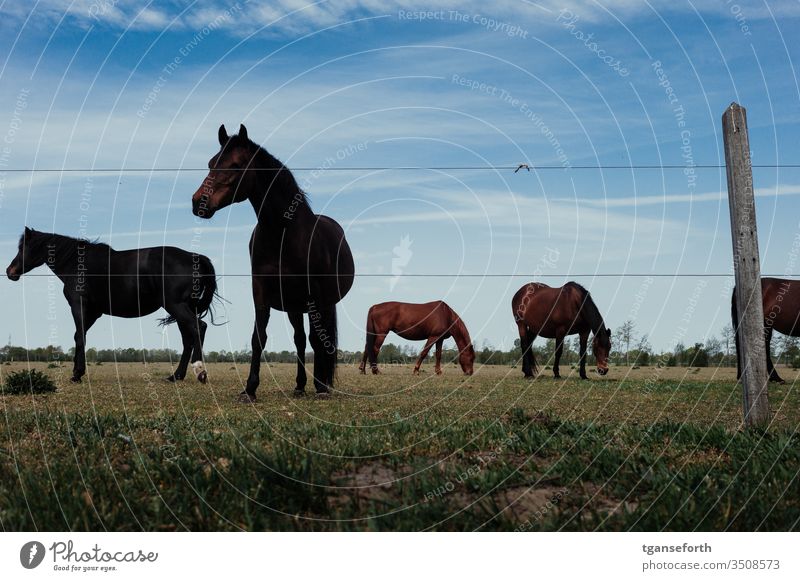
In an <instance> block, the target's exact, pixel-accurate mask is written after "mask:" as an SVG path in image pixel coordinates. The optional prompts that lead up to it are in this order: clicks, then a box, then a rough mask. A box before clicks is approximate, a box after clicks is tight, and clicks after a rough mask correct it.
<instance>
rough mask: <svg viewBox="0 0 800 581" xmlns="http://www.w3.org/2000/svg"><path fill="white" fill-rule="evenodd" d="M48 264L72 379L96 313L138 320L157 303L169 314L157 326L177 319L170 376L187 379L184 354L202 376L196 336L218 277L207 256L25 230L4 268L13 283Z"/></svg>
mask: <svg viewBox="0 0 800 581" xmlns="http://www.w3.org/2000/svg"><path fill="white" fill-rule="evenodd" d="M45 264H46V265H47V266H48V267H49V268H50V270H52V271H53V274H55V275H56V276H57V277H58V278H59V279H60V280H61V282H62V283H64V297H66V299H67V302H68V303H69V306H70V310H71V311H72V319H73V321H74V322H75V359H74V367H73V371H72V378H71V380H72V381H73V382H75V383H80V382H81V377H83V375H85V373H86V352H85V348H86V333H87V332H88V331H89V329H90V328H91V326H92V325H94V323H95V322H96V321H97V319H99V318H100V317H101V316H102V315H112V316H115V317H126V318H133V317H143V316H145V315H149V314H151V313H154V312H156V311H157V310H158V309H159V308H161V307H163V308H164V310H165V311H167V313H168V316H167V317H165V318H163V319H161V324H162V325H168V324H170V323H178V329H179V330H180V333H181V339H182V341H183V353H182V354H181V359H180V361H179V362H178V368H177V369H176V370H175V373H173V374H172V375H170V376H169V377H168V378H167V379H168V380H169V381H179V380H182V379H183V378H184V377H185V376H186V370H187V367H188V364H189V361H190V359H191V362H192V370H193V371H194V373H195V376H196V377H197V379H198V381H200V382H201V383H205V382H206V380H207V378H208V373H207V371H206V369H205V366H204V364H203V341H204V339H205V334H206V327H207V324H206V322H205V321H203V320H202V319H203V318H204V317H205V315H206V313H211V319H212V321H213V313H212V308H211V304H212V301H213V300H214V297H215V296H217V279H216V275H215V273H214V266H213V265H212V264H211V260H209V259H208V257H206V256H203V255H202V254H196V253H191V252H187V251H185V250H181V249H180V248H174V247H172V246H156V247H152V248H139V249H135V250H114V249H113V248H111V247H110V246H108V245H107V244H101V243H98V242H89V241H88V240H82V239H78V238H70V237H69V236H62V235H60V234H48V233H45V232H37V231H36V230H32V229H30V228H27V227H26V228H25V231H24V232H23V233H22V236H20V239H19V246H18V251H17V255H16V256H15V257H14V259H13V260H12V261H11V264H9V265H8V268H6V275H7V276H8V278H9V279H11V280H14V281H16V280H19V279H20V277H21V276H22V275H23V274H26V273H28V272H30V271H31V270H33V269H34V268H38V267H39V266H42V265H45Z"/></svg>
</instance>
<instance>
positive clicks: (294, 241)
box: [192, 125, 355, 402]
mask: <svg viewBox="0 0 800 581" xmlns="http://www.w3.org/2000/svg"><path fill="white" fill-rule="evenodd" d="M218 138H219V145H220V148H221V149H220V151H219V153H217V154H216V155H215V156H214V157H212V158H211V160H210V161H209V162H208V168H209V170H210V171H209V173H208V176H207V177H206V179H205V180H203V183H202V185H201V186H200V187H199V188H198V190H197V192H195V194H194V196H193V197H192V211H193V212H194V215H195V216H199V217H201V218H211V217H212V216H213V215H214V213H215V212H216V211H217V210H219V209H220V208H224V207H226V206H229V205H230V204H232V203H235V202H242V201H244V200H249V201H250V204H252V206H253V210H255V213H256V216H257V218H258V223H257V224H256V227H255V229H254V230H253V235H252V237H251V238H250V261H251V269H252V275H253V303H254V305H255V311H256V313H255V315H256V316H255V319H256V321H255V328H254V330H253V337H252V349H253V354H252V359H251V362H250V375H249V376H248V378H247V384H246V386H245V390H244V391H243V392H242V393H241V395H240V400H241V401H245V402H254V401H255V400H256V389H257V388H258V383H259V371H260V367H261V357H262V353H263V351H264V348H265V347H266V344H267V323H268V322H269V315H270V309H277V310H279V311H285V312H286V313H287V314H288V316H289V321H290V322H291V324H292V327H293V328H294V342H295V348H296V350H297V385H296V387H295V395H303V394H304V393H305V385H306V371H305V351H306V334H305V329H304V327H303V313H308V319H309V324H310V329H309V334H308V336H309V339H310V341H311V347H312V348H313V350H314V387H315V388H316V391H317V394H327V393H329V391H330V388H331V386H332V385H333V379H334V374H335V371H336V356H337V350H338V337H337V329H336V303H338V302H339V301H340V300H342V298H343V297H344V296H345V295H346V294H347V292H348V291H349V290H350V287H351V286H352V285H353V276H354V273H355V268H354V265H353V255H352V254H351V253H350V247H349V246H348V245H347V241H346V240H345V236H344V231H343V230H342V228H341V226H339V224H338V223H336V222H335V221H334V220H332V219H331V218H328V217H327V216H321V215H318V214H314V212H313V211H312V210H311V207H310V206H309V204H308V201H307V200H306V196H305V193H304V192H303V191H302V190H301V189H300V187H299V186H298V185H297V182H296V181H295V178H294V176H293V175H292V172H291V171H289V169H288V168H287V167H286V166H284V165H283V164H282V163H281V162H280V161H278V160H277V159H275V158H274V157H273V156H272V155H270V154H269V153H268V152H267V151H266V150H265V149H263V148H262V147H260V146H258V145H257V144H255V143H253V142H252V141H250V139H249V138H248V137H247V129H245V127H244V125H241V126H240V127H239V134H238V135H233V136H228V133H227V131H225V126H224V125H221V126H220V128H219V132H218Z"/></svg>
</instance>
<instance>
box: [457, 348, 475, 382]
mask: <svg viewBox="0 0 800 581" xmlns="http://www.w3.org/2000/svg"><path fill="white" fill-rule="evenodd" d="M458 362H459V363H460V364H461V370H462V371H463V372H464V375H472V372H473V367H474V365H475V346H474V345H473V344H472V343H470V344H469V345H468V346H467V347H466V348H465V349H464V350H463V351H461V353H459V354H458Z"/></svg>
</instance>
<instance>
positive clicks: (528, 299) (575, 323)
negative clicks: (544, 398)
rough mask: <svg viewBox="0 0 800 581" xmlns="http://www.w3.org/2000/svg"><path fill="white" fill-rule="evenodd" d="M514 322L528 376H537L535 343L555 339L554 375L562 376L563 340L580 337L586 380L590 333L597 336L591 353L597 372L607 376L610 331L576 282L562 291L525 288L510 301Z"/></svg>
mask: <svg viewBox="0 0 800 581" xmlns="http://www.w3.org/2000/svg"><path fill="white" fill-rule="evenodd" d="M511 308H512V310H513V311H514V320H515V321H516V323H517V328H518V329H519V342H520V348H521V349H522V372H523V373H524V374H525V377H531V378H532V377H533V375H534V373H536V359H535V358H534V356H533V342H534V340H535V339H536V337H547V338H548V339H555V340H556V357H555V363H554V364H553V375H554V376H555V378H556V379H558V378H559V377H561V375H560V374H559V371H558V364H559V361H560V360H561V353H562V352H563V350H564V338H565V337H566V336H567V335H575V334H577V335H578V336H579V338H580V358H581V359H580V376H581V379H587V377H586V345H587V343H588V341H589V333H594V340H593V341H592V351H593V353H594V357H595V360H596V364H597V373H599V374H600V375H605V374H606V373H608V354H609V352H610V351H611V330H610V329H608V328H607V327H606V324H605V322H603V317H602V316H601V315H600V311H599V310H598V309H597V305H595V304H594V301H593V300H592V297H591V295H590V294H589V291H587V290H586V289H585V288H583V287H582V286H581V285H579V284H578V283H575V282H568V283H567V284H565V285H564V286H562V287H560V288H552V287H549V286H547V285H546V284H542V283H538V282H531V283H528V284H526V285H525V286H523V287H522V288H521V289H519V290H518V291H517V294H515V295H514V298H513V299H512V300H511Z"/></svg>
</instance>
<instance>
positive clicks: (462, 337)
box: [359, 301, 475, 375]
mask: <svg viewBox="0 0 800 581" xmlns="http://www.w3.org/2000/svg"><path fill="white" fill-rule="evenodd" d="M391 331H394V332H395V333H397V334H398V335H400V336H401V337H402V338H403V339H408V340H409V341H422V340H423V339H427V342H426V343H425V347H423V348H422V351H421V352H420V354H419V358H418V359H417V363H416V365H414V374H415V375H416V374H417V373H419V368H420V366H421V365H422V361H423V360H424V359H425V358H426V357H427V356H428V352H429V351H430V350H431V347H432V346H433V345H434V344H436V367H435V368H434V369H435V370H436V375H441V373H442V343H444V341H445V339H448V338H449V337H452V338H453V339H455V341H456V346H457V347H458V361H459V363H460V364H461V369H462V370H463V371H464V374H465V375H472V370H473V365H474V363H475V348H474V347H473V345H472V341H471V340H470V338H469V331H467V327H466V325H464V322H463V321H462V320H461V317H459V316H458V315H457V314H456V312H455V311H454V310H453V309H451V308H450V306H449V305H448V304H447V303H445V302H444V301H433V302H431V303H424V304H415V303H398V302H389V303H380V304H377V305H373V306H372V307H370V309H369V314H367V343H366V346H365V347H364V356H363V358H362V359H361V365H360V366H359V369H360V370H361V373H366V366H367V359H369V365H370V367H371V368H372V373H378V353H379V352H380V350H381V346H382V345H383V342H384V341H385V340H386V335H388V334H389V333H390V332H391Z"/></svg>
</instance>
